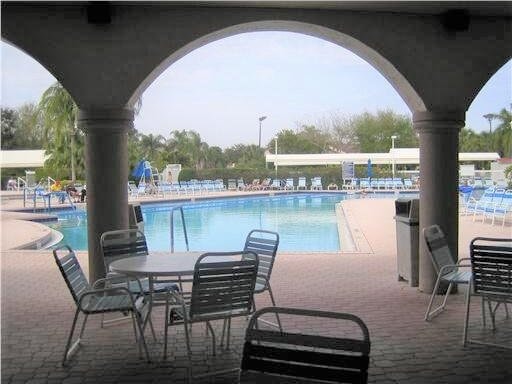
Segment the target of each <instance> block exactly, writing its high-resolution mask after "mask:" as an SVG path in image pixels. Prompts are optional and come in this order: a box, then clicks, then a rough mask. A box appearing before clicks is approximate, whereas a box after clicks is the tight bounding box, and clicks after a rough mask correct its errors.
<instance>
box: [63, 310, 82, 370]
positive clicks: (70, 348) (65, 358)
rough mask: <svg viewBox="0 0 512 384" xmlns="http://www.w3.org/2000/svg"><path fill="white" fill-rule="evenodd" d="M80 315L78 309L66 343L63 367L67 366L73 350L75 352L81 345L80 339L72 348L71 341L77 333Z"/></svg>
mask: <svg viewBox="0 0 512 384" xmlns="http://www.w3.org/2000/svg"><path fill="white" fill-rule="evenodd" d="M79 313H80V310H79V309H78V308H77V309H76V312H75V317H74V318H73V325H72V326H71V331H70V332H69V336H68V341H67V342H66V348H65V349H64V358H63V359H62V365H65V364H66V360H67V359H68V354H69V355H71V352H72V350H74V349H75V348H76V347H77V346H78V345H79V344H80V338H78V340H77V341H76V342H75V343H74V344H73V346H71V340H72V339H73V333H74V332H75V326H76V321H77V319H78V314H79ZM68 352H69V353H68Z"/></svg>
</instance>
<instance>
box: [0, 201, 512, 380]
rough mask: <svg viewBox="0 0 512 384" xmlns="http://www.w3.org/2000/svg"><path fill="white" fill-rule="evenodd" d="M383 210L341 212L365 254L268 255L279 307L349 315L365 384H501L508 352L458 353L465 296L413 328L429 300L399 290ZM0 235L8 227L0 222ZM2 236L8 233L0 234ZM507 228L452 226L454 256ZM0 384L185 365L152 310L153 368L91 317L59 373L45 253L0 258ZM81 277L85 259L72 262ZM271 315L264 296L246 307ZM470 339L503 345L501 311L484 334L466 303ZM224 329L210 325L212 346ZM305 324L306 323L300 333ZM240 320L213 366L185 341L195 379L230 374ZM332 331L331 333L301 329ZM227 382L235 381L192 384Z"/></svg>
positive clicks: (134, 373)
mask: <svg viewBox="0 0 512 384" xmlns="http://www.w3.org/2000/svg"><path fill="white" fill-rule="evenodd" d="M393 202H394V200H393V199H358V200H349V201H345V202H343V206H344V210H345V211H346V212H350V215H347V220H348V225H349V226H350V227H351V228H357V229H358V233H359V236H361V237H362V238H364V240H365V242H366V243H367V244H368V248H366V249H365V251H364V252H353V253H323V254H306V253H301V254H292V253H289V254H287V253H278V257H277V260H276V264H275V268H274V271H273V274H272V280H271V283H272V288H273V291H274V295H275V297H276V301H277V303H278V305H282V306H294V307H301V308H314V309H322V310H330V311H339V312H349V313H353V314H356V315H358V316H360V317H361V318H362V319H363V320H364V321H365V323H366V324H367V326H368V328H369V330H370V337H371V342H372V349H371V354H370V370H369V382H370V383H384V384H387V383H413V384H416V383H418V384H422V383H510V382H512V364H511V361H512V350H505V349H502V348H497V347H490V346H481V345H470V346H468V347H466V348H463V347H462V345H461V338H462V326H463V317H464V296H463V293H464V290H463V289H461V290H460V292H459V293H457V294H454V295H451V297H450V298H449V302H448V309H447V310H446V311H445V312H444V313H443V314H441V315H439V316H438V317H436V318H435V319H433V320H432V321H431V322H425V321H424V320H423V316H424V312H425V309H426V306H427V302H428V299H429V296H428V295H426V294H424V293H421V292H419V291H418V289H417V288H413V287H410V286H409V285H408V284H407V283H406V282H398V281H397V273H396V244H395V241H396V240H395V222H394V220H393V216H394V203H393ZM2 225H3V228H2V232H3V231H4V229H5V226H6V223H5V221H2ZM9 227H10V224H9ZM511 234H512V227H511V226H510V225H509V224H507V225H505V227H501V226H496V225H495V226H492V225H491V224H490V223H489V222H486V223H482V222H478V221H477V222H473V221H472V218H471V217H467V216H460V231H459V249H460V255H459V257H467V256H468V253H469V249H468V245H469V242H470V240H471V239H472V238H473V237H475V236H492V237H509V238H510V237H511ZM0 255H1V277H2V279H1V299H2V312H1V320H2V351H1V352H2V353H1V359H2V372H1V379H2V383H70V384H71V383H93V382H94V383H126V382H131V383H159V382H164V381H165V382H176V383H184V382H186V380H185V367H186V364H187V358H186V349H185V342H184V333H183V329H182V328H181V327H176V328H177V329H172V328H171V331H170V355H169V358H168V360H167V361H166V362H163V361H161V353H162V344H161V341H162V339H163V313H162V312H163V311H162V309H161V308H157V309H156V310H155V311H154V324H155V328H156V332H157V339H158V342H154V341H153V340H152V339H151V338H150V337H148V340H149V349H150V353H151V355H152V356H153V360H154V361H153V362H152V363H150V364H147V363H145V362H144V361H143V360H140V359H138V356H137V349H136V347H135V344H134V342H133V335H132V328H131V325H130V324H129V323H125V324H120V325H118V326H115V327H108V328H105V329H102V328H100V327H99V318H95V317H94V316H93V317H91V319H90V321H89V322H88V327H87V329H86V333H85V337H84V345H83V347H82V348H80V350H79V351H78V354H77V355H76V356H75V357H74V358H73V359H72V360H71V362H70V364H69V366H67V367H65V368H63V367H61V365H60V359H61V358H62V353H63V349H64V343H65V340H66V337H67V332H68V331H69V327H70V325H71V321H72V318H73V314H74V303H73V301H72V299H71V296H70V295H69V292H68V290H67V288H66V286H65V284H64V281H63V280H62V277H61V276H60V274H59V271H58V269H57V267H56V265H55V262H54V261H53V257H52V255H51V253H50V252H49V251H2V252H1V254H0ZM79 259H80V261H81V263H82V267H83V268H84V269H85V270H87V254H86V252H80V253H79ZM256 304H257V306H258V307H259V308H261V307H263V306H266V305H269V299H268V297H267V295H266V294H263V295H258V296H257V297H256ZM471 308H472V312H471V314H472V315H471V318H470V319H471V321H470V323H471V328H470V329H471V330H470V335H471V336H472V337H475V338H476V337H484V338H486V340H490V341H492V340H493V338H495V337H499V338H500V340H502V341H506V342H508V345H511V346H512V327H511V325H512V320H510V319H509V320H506V319H505V316H504V311H503V310H499V311H498V312H499V313H498V321H497V327H498V331H497V332H496V333H495V334H492V333H491V332H490V331H488V330H483V329H482V327H481V319H480V311H479V308H480V305H479V303H478V302H476V300H474V302H473V303H472V307H471ZM221 324H222V323H221V322H220V323H219V322H217V324H214V327H215V329H216V330H217V335H219V334H220V330H221V327H222V325H221ZM307 324H308V323H306V324H305V326H306V325H307ZM246 325H247V323H246V320H245V319H244V318H239V319H235V320H233V329H232V336H233V337H232V348H231V350H230V351H218V355H217V357H215V358H214V357H213V356H212V355H211V348H210V346H209V343H208V342H205V336H204V335H205V333H204V328H203V325H201V324H198V325H196V326H194V330H193V338H192V351H193V367H194V372H195V373H204V372H207V371H211V370H217V369H219V368H234V367H237V366H238V365H239V359H240V355H241V350H242V344H243V332H244V329H245V327H246ZM309 326H310V327H312V328H314V329H315V330H319V331H320V330H321V331H326V332H335V331H336V328H333V327H332V326H330V325H329V324H316V325H314V326H313V325H311V324H310V325H309ZM194 382H198V383H207V382H214V383H236V382H237V381H236V375H227V376H219V377H216V378H215V379H211V380H208V379H203V380H195V381H194Z"/></svg>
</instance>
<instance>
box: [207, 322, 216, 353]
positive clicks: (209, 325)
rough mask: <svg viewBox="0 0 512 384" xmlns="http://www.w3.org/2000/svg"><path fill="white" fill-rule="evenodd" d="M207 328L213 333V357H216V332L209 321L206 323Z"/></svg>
mask: <svg viewBox="0 0 512 384" xmlns="http://www.w3.org/2000/svg"><path fill="white" fill-rule="evenodd" d="M206 326H207V327H208V328H209V329H210V332H211V333H212V347H213V356H215V332H214V331H213V327H212V325H211V324H210V322H209V321H207V322H206Z"/></svg>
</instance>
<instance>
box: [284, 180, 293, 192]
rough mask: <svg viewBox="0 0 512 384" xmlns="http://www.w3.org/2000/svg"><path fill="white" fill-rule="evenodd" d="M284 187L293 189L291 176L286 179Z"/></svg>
mask: <svg viewBox="0 0 512 384" xmlns="http://www.w3.org/2000/svg"><path fill="white" fill-rule="evenodd" d="M284 189H286V190H291V191H293V190H294V189H295V186H294V185H293V178H288V179H286V185H285V186H284Z"/></svg>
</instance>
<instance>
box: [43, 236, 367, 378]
mask: <svg viewBox="0 0 512 384" xmlns="http://www.w3.org/2000/svg"><path fill="white" fill-rule="evenodd" d="M100 244H101V250H102V252H103V258H104V262H105V275H106V277H105V278H103V279H100V280H98V281H96V282H94V283H93V284H90V283H89V282H88V280H87V278H86V276H85V274H84V273H83V271H82V269H81V267H80V264H79V262H78V260H77V257H76V255H75V253H74V252H73V250H72V249H71V248H70V247H69V246H67V245H65V246H62V247H59V248H57V249H55V250H54V251H53V254H54V258H55V261H56V263H57V265H58V266H59V269H60V271H61V273H62V276H63V277H64V280H65V282H66V284H67V286H68V288H69V290H70V292H71V295H72V297H73V300H74V301H75V303H76V306H77V308H76V312H75V316H74V319H73V323H72V327H71V331H70V334H69V337H68V340H67V343H66V347H65V351H64V358H63V360H62V364H63V365H66V363H67V362H68V360H69V359H70V357H71V355H72V354H73V353H74V352H75V351H76V350H77V347H78V346H79V344H80V342H81V339H82V337H83V334H84V329H85V324H86V321H87V318H88V316H89V315H91V314H101V315H102V321H101V325H102V326H103V325H105V324H108V323H112V322H119V321H125V320H131V321H132V323H133V329H134V333H135V340H136V343H137V345H138V350H139V355H140V357H144V358H145V359H146V360H147V361H148V362H149V361H151V360H152V359H151V356H150V353H149V351H148V348H147V344H146V337H145V331H146V329H147V328H149V329H150V331H151V333H152V336H153V338H154V340H157V338H156V335H155V324H153V322H152V313H153V311H154V310H155V308H156V307H157V306H161V307H163V308H164V311H165V317H164V319H165V321H164V343H163V344H164V347H163V359H164V360H165V359H166V358H167V353H168V338H169V333H168V329H169V327H171V326H179V325H181V326H183V330H184V333H185V344H186V346H185V347H186V348H187V354H188V359H189V364H188V370H187V371H188V372H187V375H188V381H189V382H192V381H193V380H194V379H195V378H198V377H200V376H193V375H192V373H193V372H192V371H193V370H192V358H191V356H192V350H191V347H190V345H191V334H190V330H191V326H192V324H194V323H198V322H204V323H206V336H211V342H212V354H213V355H215V354H216V337H215V333H214V328H213V326H212V324H211V322H213V321H216V320H223V325H222V336H221V339H220V341H221V343H220V344H221V346H222V345H223V344H224V340H225V344H226V348H229V343H230V333H231V319H232V318H233V317H240V316H242V317H245V318H250V321H249V323H248V326H247V330H246V336H245V343H244V348H243V356H242V362H241V365H240V367H237V368H236V371H238V372H239V378H240V382H245V383H249V382H255V381H254V380H256V379H258V378H260V377H263V378H264V377H266V376H269V377H272V380H274V381H272V382H276V383H277V382H292V381H293V382H312V381H317V380H318V381H323V382H326V381H327V382H358V383H366V382H367V377H368V375H367V370H368V364H369V353H370V337H369V332H368V329H367V327H366V325H365V324H364V322H363V321H362V320H361V319H360V318H358V317H357V316H354V315H351V314H346V313H336V312H326V311H314V310H307V309H297V308H282V307H276V303H275V299H274V294H273V292H272V288H271V285H270V277H271V273H272V268H273V266H274V260H275V257H276V253H277V248H278V245H279V235H278V234H277V233H275V232H271V231H266V230H259V229H257V230H252V231H251V232H249V234H248V235H247V238H246V240H245V246H244V248H243V250H240V251H234V252H233V251H230V252H203V253H202V252H190V251H187V252H169V253H158V254H156V253H155V254H152V253H150V252H148V246H147V243H146V238H145V236H144V234H143V233H142V232H141V231H139V230H138V229H128V230H117V231H110V232H106V233H104V234H103V235H102V236H101V240H100ZM263 292H268V293H269V296H270V299H271V303H272V307H267V308H262V309H260V310H256V305H255V302H254V295H255V294H258V293H263ZM111 312H121V313H122V314H123V316H122V317H120V318H114V319H108V320H107V319H105V318H104V315H105V314H107V313H111ZM80 313H82V314H83V321H82V326H81V329H80V332H79V336H78V338H76V340H75V341H74V342H73V336H74V333H75V328H76V325H77V321H78V317H79V314H80ZM268 316H270V317H271V319H270V320H272V321H270V320H269V319H268ZM283 316H285V317H287V318H294V317H302V318H305V319H308V318H309V319H317V320H318V319H330V320H332V321H340V322H344V323H349V324H352V328H351V329H353V328H354V326H355V327H356V328H357V329H358V330H359V332H358V334H357V335H356V336H357V337H356V336H353V335H349V337H347V336H346V335H343V336H344V337H333V336H324V335H317V334H311V332H309V333H308V332H304V331H301V332H297V331H296V330H295V328H294V329H293V330H294V331H293V330H292V329H291V328H292V327H291V328H290V329H289V330H288V329H287V330H285V329H283V328H284V327H283V324H282V317H283ZM272 318H273V319H275V320H273V319H272ZM262 326H263V327H262ZM349 328H350V327H349ZM351 332H352V333H353V330H352V331H351ZM196 337H197V336H196ZM229 371H233V369H231V370H229ZM225 372H226V371H222V372H211V373H208V374H206V375H204V374H203V375H201V376H207V375H212V374H218V373H225ZM291 378H292V379H291ZM290 380H292V381H290ZM302 380H305V381H302Z"/></svg>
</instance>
